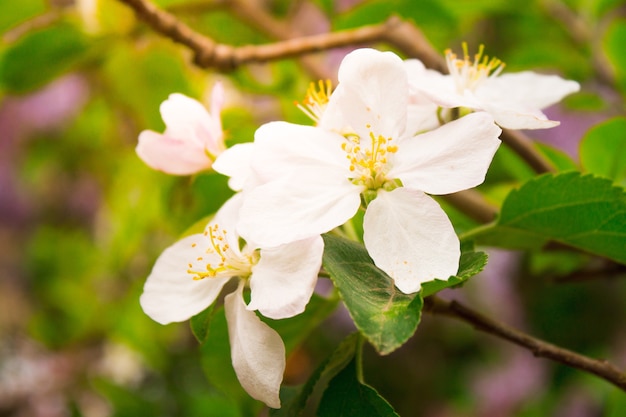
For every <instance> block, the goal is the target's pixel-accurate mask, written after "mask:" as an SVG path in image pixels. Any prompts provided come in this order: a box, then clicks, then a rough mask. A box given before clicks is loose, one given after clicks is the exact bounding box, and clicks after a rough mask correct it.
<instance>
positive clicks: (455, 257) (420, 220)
mask: <svg viewBox="0 0 626 417" xmlns="http://www.w3.org/2000/svg"><path fill="white" fill-rule="evenodd" d="M408 105H409V83H408V76H407V72H406V70H405V67H404V64H403V62H402V60H401V59H400V58H399V57H398V56H396V55H395V54H393V53H391V52H378V51H375V50H372V49H360V50H357V51H354V52H352V53H350V54H348V55H347V56H346V57H345V59H344V60H343V62H342V64H341V66H340V69H339V85H338V86H337V89H336V90H335V91H334V92H333V94H332V96H331V98H330V101H329V103H328V107H327V108H326V112H327V113H328V112H330V111H331V109H332V111H336V112H338V114H335V115H334V116H333V118H332V120H333V121H334V122H335V123H336V125H335V128H333V127H332V126H330V125H326V126H324V127H320V126H317V127H312V126H301V125H295V124H290V123H286V122H272V123H268V124H266V125H264V126H261V127H260V128H259V129H258V130H257V132H256V134H255V154H254V157H253V158H252V170H253V172H254V175H255V176H256V178H257V184H258V185H257V186H255V187H253V188H251V189H249V190H246V199H245V201H244V203H243V206H242V211H241V219H240V222H239V225H238V228H239V231H240V232H241V233H242V234H244V235H247V236H250V238H251V239H252V240H253V241H255V242H259V243H261V244H263V245H267V246H276V245H281V244H285V243H288V242H291V241H296V240H300V239H306V238H310V237H311V236H316V235H319V234H320V233H325V232H328V231H330V230H332V229H333V228H335V227H337V226H340V225H342V224H344V223H345V222H346V221H348V220H349V219H350V218H352V217H353V216H354V214H355V213H356V212H357V210H359V207H361V206H362V202H363V203H364V204H363V205H364V206H366V212H365V218H364V224H363V227H364V243H365V246H366V248H367V250H368V252H369V254H370V256H372V259H373V260H374V262H375V263H376V265H377V266H379V267H380V268H381V269H383V270H384V271H385V272H387V273H388V274H389V275H390V276H391V277H392V278H393V279H394V281H395V284H396V286H397V287H398V288H399V289H400V290H401V291H403V292H405V293H412V292H415V291H418V290H419V289H420V286H421V283H423V282H426V281H429V280H432V279H435V278H441V279H447V278H448V277H450V276H451V275H454V274H455V273H456V272H457V270H458V262H459V257H460V249H459V241H458V238H457V236H456V234H455V232H454V229H453V227H452V224H451V223H450V221H449V219H448V218H447V216H446V214H445V212H444V211H443V210H442V209H441V208H440V207H439V205H438V204H437V203H436V202H435V201H434V200H433V199H432V198H431V197H429V196H427V195H426V194H425V193H430V194H447V193H453V192H456V191H460V190H463V189H467V188H470V187H473V186H476V185H478V184H480V183H481V182H482V181H483V180H484V177H485V173H486V171H487V168H488V166H489V163H490V162H491V159H492V158H493V155H494V153H495V151H496V149H497V148H498V146H499V144H500V141H499V139H498V136H499V134H500V132H501V129H499V128H498V127H497V126H496V125H495V124H494V123H493V118H492V117H491V116H490V115H488V114H487V113H476V114H471V115H468V116H465V117H462V118H460V119H459V120H455V121H453V122H450V123H447V124H445V125H443V126H441V127H439V128H437V129H435V130H433V131H430V132H427V133H422V134H417V135H416V134H415V131H416V130H419V129H416V127H415V126H414V125H413V124H412V123H410V122H409V117H408V116H407V112H408ZM329 120H331V119H329ZM346 126H350V129H351V133H345V132H346V129H345V127H346ZM407 127H410V130H407Z"/></svg>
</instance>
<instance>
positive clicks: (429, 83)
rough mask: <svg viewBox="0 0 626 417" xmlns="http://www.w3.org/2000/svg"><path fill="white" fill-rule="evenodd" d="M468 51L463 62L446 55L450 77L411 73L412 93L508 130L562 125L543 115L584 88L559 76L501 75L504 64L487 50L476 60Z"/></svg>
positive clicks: (432, 72) (449, 53)
mask: <svg viewBox="0 0 626 417" xmlns="http://www.w3.org/2000/svg"><path fill="white" fill-rule="evenodd" d="M463 49H464V57H463V59H460V58H458V57H457V55H456V54H454V53H452V52H451V51H450V50H448V51H446V63H447V66H448V71H449V72H450V74H449V75H443V74H441V73H439V72H437V71H432V70H419V71H409V83H410V85H411V88H412V89H413V90H415V91H416V92H417V94H418V95H423V96H425V97H427V98H428V99H430V100H432V101H433V102H434V103H436V104H437V105H439V106H440V107H442V108H447V109H454V108H464V109H472V110H477V111H485V112H487V113H489V114H491V115H492V116H493V117H494V119H495V121H496V123H497V124H498V125H499V126H501V127H503V128H508V129H545V128H550V127H554V126H557V125H558V124H559V122H557V121H554V120H548V118H547V117H546V115H545V114H544V113H543V112H542V111H541V110H542V109H544V108H546V107H548V106H551V105H553V104H555V103H557V102H559V101H560V100H561V99H563V97H565V96H567V95H568V94H571V93H575V92H577V91H578V90H579V89H580V85H579V84H578V83H577V82H575V81H571V80H564V79H563V78H561V77H559V76H557V75H543V74H538V73H535V72H532V71H524V72H518V73H512V74H502V75H501V72H502V70H503V69H504V63H502V61H500V60H499V59H496V58H491V59H489V57H487V56H486V55H484V47H483V46H482V45H481V46H480V49H479V50H478V53H476V54H475V55H474V59H473V60H472V59H471V58H470V56H469V54H468V52H467V44H465V43H464V44H463ZM411 61H414V60H411Z"/></svg>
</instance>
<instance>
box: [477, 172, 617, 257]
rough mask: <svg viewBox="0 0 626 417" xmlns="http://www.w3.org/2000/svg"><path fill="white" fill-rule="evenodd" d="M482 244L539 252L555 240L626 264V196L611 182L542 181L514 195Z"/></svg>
mask: <svg viewBox="0 0 626 417" xmlns="http://www.w3.org/2000/svg"><path fill="white" fill-rule="evenodd" d="M475 237H476V240H477V242H478V243H481V244H489V245H496V246H503V247H509V248H524V249H533V248H539V247H541V246H543V245H544V244H546V243H547V242H548V241H550V240H553V241H556V242H560V243H563V244H566V245H569V246H572V247H575V248H579V249H581V250H584V251H587V252H590V253H594V254H597V255H600V256H605V257H607V258H610V259H613V260H615V261H617V262H621V263H626V252H624V239H626V194H625V193H624V190H623V189H622V188H618V187H615V186H613V185H612V184H611V181H609V180H605V179H602V178H597V177H593V176H591V175H585V176H583V175H581V174H580V173H577V172H569V173H564V174H558V175H543V176H541V177H538V178H537V179H534V180H531V181H528V182H527V183H526V184H524V185H523V186H522V187H521V188H520V189H519V190H514V191H512V192H511V193H510V194H509V196H508V197H507V199H506V200H505V201H504V204H503V205H502V211H501V213H500V218H499V219H498V221H497V222H496V223H495V224H494V225H492V226H489V227H485V228H483V229H482V230H480V231H478V232H477V234H476V235H475Z"/></svg>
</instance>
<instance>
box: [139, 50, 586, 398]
mask: <svg viewBox="0 0 626 417" xmlns="http://www.w3.org/2000/svg"><path fill="white" fill-rule="evenodd" d="M447 62H448V65H449V70H450V74H449V75H443V74H440V73H437V72H434V71H430V70H427V69H425V68H424V66H423V65H422V64H421V62H419V61H417V60H407V61H403V60H402V59H400V58H399V57H398V56H397V55H395V54H393V53H391V52H379V51H376V50H373V49H359V50H356V51H354V52H352V53H350V54H348V55H347V56H346V57H345V59H344V60H343V62H342V63H341V66H340V68H339V74H338V79H339V83H338V85H337V88H336V89H335V90H334V91H331V87H330V82H320V83H319V90H317V89H316V85H315V84H313V85H312V86H311V88H310V89H309V91H308V94H307V98H306V99H305V100H304V101H303V103H302V104H300V105H299V107H301V108H302V109H303V110H304V111H305V113H306V114H308V115H309V116H310V117H311V118H312V119H313V121H314V122H315V125H314V126H305V125H297V124H292V123H288V122H283V121H276V122H270V123H267V124H265V125H263V126H261V127H260V128H259V129H258V130H257V131H256V134H255V138H254V142H252V143H246V144H240V145H236V146H234V147H231V148H229V149H226V146H225V145H224V140H223V133H222V131H221V123H220V120H219V110H220V109H221V107H222V105H223V92H222V87H221V86H220V85H217V86H216V87H215V89H214V92H213V100H212V107H211V110H212V112H213V115H209V114H208V113H207V112H206V111H205V110H204V108H203V107H202V106H201V105H200V104H199V103H197V102H195V101H192V100H191V99H189V98H186V97H184V96H182V95H177V94H175V95H172V96H171V97H170V98H169V99H168V100H167V101H166V102H164V103H163V105H162V107H161V113H162V115H163V118H164V120H165V124H166V126H167V129H166V131H165V133H164V135H163V136H162V137H160V135H158V134H156V133H154V132H143V133H142V134H141V136H140V143H139V146H138V147H137V152H138V154H139V156H140V157H141V158H142V159H143V160H144V161H145V162H146V163H147V164H149V165H150V166H152V167H154V168H156V169H160V170H163V171H165V172H168V173H172V174H183V175H184V174H191V173H194V172H197V171H199V170H204V169H208V168H211V167H212V168H213V169H214V170H215V171H217V172H220V173H222V174H224V175H227V176H229V177H230V182H229V184H230V186H231V188H233V190H235V191H237V194H235V196H234V197H232V198H231V199H230V200H229V201H227V202H226V203H225V204H224V205H223V206H222V208H221V209H220V210H219V211H218V212H217V214H216V215H215V217H214V218H213V220H212V221H211V222H210V223H209V224H208V225H207V226H206V229H205V231H204V233H200V234H195V235H192V236H187V237H185V238H183V239H182V240H180V241H179V242H177V243H175V244H174V245H173V246H171V247H170V248H168V249H166V250H165V252H163V254H162V255H161V256H160V258H159V259H158V260H157V262H156V264H155V266H154V269H153V270H152V273H151V274H150V276H149V277H148V280H147V282H146V284H145V287H144V292H143V295H142V296H141V305H142V307H143V309H144V311H145V312H146V313H147V314H148V315H149V316H150V317H151V318H153V319H154V320H156V321H157V322H159V323H163V324H165V323H170V322H176V321H184V320H187V319H189V318H190V317H192V316H193V315H195V314H197V313H199V312H201V311H203V310H204V309H205V308H207V307H208V306H209V305H211V304H212V303H213V302H214V301H215V300H216V298H217V297H218V295H219V293H220V292H221V291H222V290H223V288H224V287H225V286H226V285H227V283H228V282H229V281H230V280H231V279H232V280H237V282H238V284H237V285H236V286H233V288H236V289H235V290H234V292H233V293H231V294H229V295H227V296H226V297H225V299H224V306H225V312H226V319H227V322H228V328H229V339H230V346H231V355H232V362H233V367H234V369H235V371H236V374H237V376H238V378H239V381H240V382H241V384H242V386H243V387H244V388H245V389H246V391H247V392H248V393H249V394H250V395H251V396H252V397H254V398H256V399H259V400H261V401H263V402H265V403H266V404H267V405H268V406H270V407H275V408H276V407H280V400H279V397H278V392H279V388H280V384H281V381H282V373H283V370H284V367H285V357H284V355H285V349H284V346H283V343H282V340H281V338H280V336H279V335H278V334H277V333H276V332H275V331H274V330H272V329H271V328H270V327H269V326H268V325H267V324H265V323H263V322H262V321H261V320H260V319H259V317H258V316H257V314H256V313H255V311H258V312H259V313H260V314H262V315H264V316H266V317H269V318H272V319H282V318H287V317H292V316H294V315H297V314H300V313H301V312H303V311H304V309H305V307H306V305H307V303H308V301H309V299H310V297H311V295H312V293H313V290H314V287H315V283H316V280H317V276H318V272H319V269H320V267H321V262H322V254H323V251H324V244H323V240H322V238H321V234H323V233H327V232H330V231H332V230H333V229H335V228H337V227H340V226H342V225H344V224H346V223H347V222H351V221H352V219H353V218H355V215H356V214H357V212H359V211H360V210H362V211H363V212H364V215H363V224H362V228H363V243H364V245H365V247H366V249H367V251H368V253H369V254H370V256H371V258H372V260H373V261H374V263H375V264H376V265H377V266H378V267H379V268H380V269H382V270H383V271H385V272H386V273H387V274H388V275H389V276H390V277H391V278H392V279H393V281H394V283H395V285H396V287H397V288H398V289H399V290H400V291H402V292H404V293H407V294H410V293H414V292H417V291H420V288H421V285H422V284H423V283H425V282H428V281H431V280H434V279H442V280H447V279H448V278H449V277H450V276H453V275H455V274H456V273H457V271H458V267H459V259H460V244H459V239H458V237H457V235H456V233H455V231H454V228H453V226H452V224H451V222H450V220H449V219H448V216H447V215H446V213H445V212H444V211H443V210H442V208H441V207H440V206H439V204H438V203H437V202H436V201H435V199H433V198H432V197H431V196H430V195H442V194H449V193H454V192H457V191H461V190H465V189H468V188H471V187H474V186H476V185H478V184H480V183H482V182H483V181H484V178H485V175H486V172H487V169H488V167H489V164H490V163H491V160H492V158H493V156H494V154H495V152H496V150H497V149H498V146H499V145H500V140H499V139H498V137H499V135H500V133H501V128H500V127H507V128H526V129H534V128H545V127H551V126H554V125H555V124H556V123H557V122H553V121H550V120H548V119H547V117H546V116H545V115H544V114H543V113H542V112H541V109H542V108H544V107H546V106H548V105H550V104H552V103H555V102H557V101H558V100H560V99H561V98H562V97H563V96H565V95H566V94H569V93H571V92H574V91H576V90H577V89H578V84H577V83H575V82H572V81H566V80H562V79H561V78H559V77H556V76H544V75H538V74H535V73H530V72H527V73H519V74H509V75H500V72H501V71H502V68H503V64H502V63H501V62H500V61H498V60H496V59H491V60H490V59H488V58H486V57H484V56H483V54H482V49H481V50H480V51H479V53H478V54H477V55H476V56H475V57H474V59H473V60H472V59H470V58H469V57H468V55H467V53H466V54H465V57H464V58H463V59H459V58H457V57H456V56H455V55H454V54H452V53H448V54H447ZM529 85H532V86H533V88H529ZM534 86H538V87H534ZM246 287H249V288H250V301H249V302H248V303H247V304H246V301H245V299H244V289H245V288H246ZM227 288H230V287H227Z"/></svg>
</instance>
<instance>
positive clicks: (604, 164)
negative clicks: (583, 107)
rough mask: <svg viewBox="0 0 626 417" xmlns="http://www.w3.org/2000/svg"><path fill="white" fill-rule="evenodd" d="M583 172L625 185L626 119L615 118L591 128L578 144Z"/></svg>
mask: <svg viewBox="0 0 626 417" xmlns="http://www.w3.org/2000/svg"><path fill="white" fill-rule="evenodd" d="M580 161H581V163H582V165H583V168H584V169H585V171H589V172H592V173H594V174H597V175H601V176H603V177H607V178H611V179H613V180H615V182H616V183H618V184H621V185H626V117H616V118H614V119H611V120H607V121H606V122H604V123H600V124H598V125H596V126H594V127H592V128H591V129H590V130H589V131H588V132H587V133H586V134H585V136H584V137H583V139H582V141H581V143H580Z"/></svg>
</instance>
